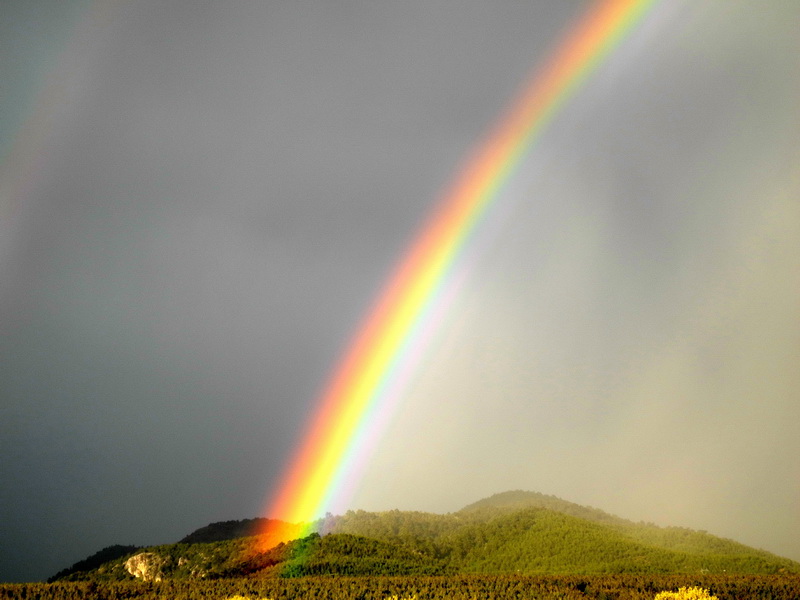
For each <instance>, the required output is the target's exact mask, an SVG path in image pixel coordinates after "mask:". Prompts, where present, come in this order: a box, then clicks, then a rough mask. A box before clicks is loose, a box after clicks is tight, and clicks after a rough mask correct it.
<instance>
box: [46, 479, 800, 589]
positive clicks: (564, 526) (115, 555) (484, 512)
mask: <svg viewBox="0 0 800 600" xmlns="http://www.w3.org/2000/svg"><path fill="white" fill-rule="evenodd" d="M261 521H262V520H259V519H248V520H243V521H225V522H221V523H212V524H210V525H207V526H206V527H203V528H201V529H198V530H196V531H194V532H192V533H191V534H189V535H188V536H186V537H184V538H183V539H182V540H180V542H179V543H177V544H172V545H165V546H156V547H151V548H145V549H139V548H133V547H114V548H116V549H115V550H113V552H110V553H108V554H106V555H103V552H106V551H101V553H98V554H97V555H94V556H93V557H90V558H89V559H86V560H85V561H82V562H81V563H77V564H76V565H74V566H73V567H72V568H71V569H66V570H65V571H62V572H61V573H59V574H58V575H57V576H55V577H54V578H53V579H56V578H58V579H66V580H124V579H134V578H141V579H145V580H161V579H182V578H208V579H212V578H221V577H236V576H258V577H274V576H280V577H296V576H302V575H348V576H353V575H404V576H406V575H442V574H511V573H514V574H523V575H538V574H575V575H579V574H580V575H583V574H609V573H642V574H643V573H648V574H672V573H690V574H699V573H723V572H726V573H741V574H769V573H800V563H796V562H794V561H791V560H789V559H786V558H781V557H778V556H775V555H773V554H770V553H768V552H765V551H763V550H756V549H754V548H750V547H748V546H745V545H743V544H739V543H738V542H735V541H733V540H728V539H724V538H719V537H716V536H713V535H711V534H708V533H706V532H700V531H694V530H690V529H683V528H678V527H666V528H662V527H658V526H656V525H653V524H647V523H634V522H632V521H628V520H625V519H623V518H620V517H617V516H614V515H610V514H608V513H605V512H603V511H601V510H599V509H596V508H592V507H586V506H581V505H578V504H574V503H571V502H568V501H566V500H562V499H560V498H556V497H554V496H547V495H544V494H539V493H536V492H523V491H513V492H505V493H502V494H497V495H495V496H492V497H490V498H485V499H483V500H480V501H478V502H475V503H473V504H470V505H468V506H465V507H464V508H462V509H461V510H459V511H457V512H455V513H449V514H443V515H442V514H434V513H424V512H415V511H399V510H392V511H385V512H366V511H348V512H346V513H345V514H343V515H337V516H328V517H327V518H326V519H325V520H324V521H320V522H319V523H318V525H319V527H318V529H319V530H320V533H321V534H322V535H318V534H314V535H312V536H309V537H307V538H303V539H301V540H295V541H293V542H289V543H286V544H280V545H278V546H276V547H275V548H272V549H271V550H269V551H267V552H259V551H257V550H256V549H255V548H256V544H255V543H254V541H255V538H254V537H247V536H249V535H250V534H251V533H252V532H253V531H254V527H255V526H256V525H257V524H259V523H260V522H261ZM106 550H109V549H106ZM102 559H105V560H102Z"/></svg>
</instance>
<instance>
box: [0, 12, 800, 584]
mask: <svg viewBox="0 0 800 600" xmlns="http://www.w3.org/2000/svg"><path fill="white" fill-rule="evenodd" d="M2 5H3V13H4V18H3V20H2V22H1V23H0V81H3V88H2V92H1V94H0V281H2V286H0V356H2V360H0V433H1V434H2V435H0V456H2V457H3V459H2V461H0V481H2V485H1V486H0V516H1V518H0V539H2V543H1V544H0V581H31V580H41V579H44V578H46V577H48V576H50V575H52V574H54V573H55V572H57V571H58V570H60V569H62V568H65V567H68V566H70V565H71V564H73V563H74V562H76V561H78V560H80V559H83V558H85V557H86V556H88V555H89V554H92V553H94V552H95V551H97V550H99V549H101V548H103V547H105V546H109V545H112V544H135V545H151V544H160V543H170V542H174V541H177V540H178V539H179V538H181V537H183V536H184V535H186V534H188V533H189V532H191V531H193V530H194V529H196V528H198V527H202V526H204V525H206V524H208V523H210V522H213V521H222V520H230V519H243V518H251V517H255V516H269V515H265V514H262V511H263V510H264V506H265V502H266V500H267V499H268V498H269V496H270V494H272V493H273V492H274V487H275V486H276V485H277V483H278V481H279V479H280V476H281V474H282V472H283V470H284V468H285V465H286V463H287V461H288V460H289V458H290V457H291V456H292V455H293V451H294V450H295V449H296V448H297V446H298V444H299V441H300V439H301V436H302V433H303V430H304V426H305V424H306V423H307V422H308V419H309V417H310V415H312V414H314V411H315V408H316V406H317V398H318V397H319V395H320V392H321V389H322V387H323V386H324V384H325V381H326V380H327V378H328V377H329V375H330V373H331V370H332V369H333V368H334V367H335V365H336V363H337V359H338V358H339V357H340V356H341V354H342V353H343V352H344V350H345V349H346V347H347V344H348V342H349V340H350V339H351V337H352V336H353V334H354V332H355V331H356V330H357V328H358V325H359V322H360V320H361V319H362V318H363V316H364V314H365V313H366V311H367V310H368V309H369V307H370V306H371V302H372V301H373V299H374V298H375V297H376V295H377V294H378V293H379V291H380V289H381V286H382V284H383V282H384V281H385V280H386V278H387V277H388V275H389V274H390V273H391V270H392V267H393V266H394V265H395V264H396V262H397V260H398V258H399V257H400V256H401V255H402V252H403V250H404V249H405V248H406V247H407V246H408V245H409V243H410V242H411V241H412V240H413V239H414V234H415V232H416V231H417V230H418V228H419V227H420V226H421V224H422V223H424V222H425V218H426V216H427V215H428V213H429V211H430V210H431V208H432V206H434V205H435V203H436V201H437V199H438V198H440V197H441V195H442V194H443V192H444V191H445V190H446V189H447V186H448V185H449V184H450V183H451V182H452V181H453V179H454V178H455V176H456V174H457V173H458V172H459V169H460V168H461V167H462V166H463V165H464V164H465V160H466V158H467V157H468V156H469V155H470V153H471V152H473V151H474V150H475V149H476V148H478V147H480V144H481V141H482V140H483V139H484V138H485V136H486V134H487V132H488V131H489V130H490V129H491V127H492V125H493V124H495V123H496V122H497V120H498V119H499V118H500V115H501V114H502V113H503V110H504V108H505V107H507V106H508V105H509V104H510V103H511V102H512V101H513V99H514V98H515V95H516V94H517V93H518V92H519V91H520V90H522V89H523V88H524V87H525V85H526V84H527V83H528V82H529V81H530V79H531V77H532V76H533V75H534V74H535V73H536V72H537V68H540V67H541V66H542V65H544V64H546V62H547V59H548V56H549V55H550V53H551V52H552V51H553V49H554V48H555V46H556V45H557V43H558V42H559V40H561V39H562V38H563V36H564V35H565V33H566V32H567V31H568V30H569V28H570V26H571V25H572V24H573V23H574V22H575V21H576V20H577V19H578V18H579V17H580V15H582V14H583V13H584V12H585V10H586V9H587V8H588V6H589V5H590V3H588V2H585V1H582V0H569V1H566V0H565V1H559V2H553V1H549V0H547V1H546V0H537V1H534V0H525V1H523V0H519V1H514V0H497V1H496V2H492V3H486V2H483V1H479V0H462V1H460V2H455V1H451V0H448V1H444V0H407V1H404V2H365V1H361V2H359V1H355V0H337V1H336V2H313V1H310V0H295V1H293V2H279V1H263V2H255V1H252V2H246V1H243V2H238V3H227V2H219V1H217V2H214V1H200V2H198V1H196V0H192V1H189V0H179V1H175V2H170V3H162V2H156V1H154V0H143V1H140V2H135V3H133V2H122V1H118V2H111V1H109V2H106V1H100V0H73V1H63V0H25V1H22V0H19V1H11V0H5V1H4V2H3V3H2ZM798 27H800V4H798V3H796V2H794V1H793V0H786V1H781V0H776V1H774V2H769V3H762V2H756V1H755V0H752V1H750V0H724V1H723V0H703V1H701V2H696V1H691V2H690V1H688V0H687V1H683V0H657V1H656V3H655V5H654V7H653V8H652V9H651V10H650V12H649V13H648V15H647V16H646V17H645V19H644V20H643V22H642V23H641V24H640V25H639V26H637V27H636V28H634V30H633V31H632V32H630V34H629V35H628V36H627V37H626V38H625V39H624V40H623V41H622V43H621V45H620V47H619V48H617V50H616V51H615V52H614V53H612V54H611V55H610V56H609V57H608V59H607V60H606V61H605V62H604V63H603V64H602V65H600V66H599V67H598V68H597V69H596V71H595V72H594V73H592V75H591V77H590V78H589V79H588V80H587V81H586V82H584V83H583V84H582V86H581V88H580V89H579V90H578V91H577V92H576V93H575V94H574V95H573V97H572V98H570V100H569V102H567V103H566V104H565V105H564V106H563V107H561V109H560V110H559V112H558V114H557V115H556V116H555V117H554V118H553V120H552V121H551V122H550V123H549V125H548V127H547V129H546V130H545V131H544V132H543V133H542V135H541V136H540V138H539V139H538V141H537V143H536V144H535V145H534V146H533V147H532V148H530V149H529V152H528V153H527V154H526V156H525V157H524V159H523V160H522V162H521V163H520V166H519V168H518V169H517V171H516V172H515V173H514V174H513V175H512V177H511V178H510V179H509V180H508V182H507V184H506V185H505V187H504V188H503V190H502V192H501V194H500V196H499V197H498V198H497V200H496V201H495V203H494V206H493V208H492V210H491V211H490V212H489V214H488V216H487V217H486V219H485V220H484V222H483V223H482V224H481V226H480V227H479V230H478V232H477V233H476V239H475V241H474V243H473V244H468V246H467V252H466V253H465V256H463V257H462V265H463V266H464V269H465V273H466V278H465V280H464V283H463V285H462V287H461V290H460V293H459V294H458V296H457V297H456V298H455V299H454V300H453V302H452V304H451V305H450V307H449V309H448V312H447V314H446V316H445V317H444V318H443V319H442V320H441V322H440V323H438V324H437V327H436V330H435V331H434V332H433V335H432V342H431V344H430V346H429V347H428V348H427V349H426V351H425V355H424V358H423V360H422V361H421V366H420V367H419V368H418V369H417V370H416V372H415V373H414V374H413V377H412V378H411V381H410V383H409V385H408V386H407V388H406V389H405V391H404V393H403V396H402V398H401V399H400V401H399V403H398V405H397V407H396V408H395V410H394V412H393V413H392V414H391V416H390V418H389V419H388V422H387V423H386V424H385V426H384V427H382V428H381V429H380V430H379V431H378V432H377V434H378V435H377V436H376V437H377V442H376V443H375V444H374V446H371V447H369V448H365V449H364V452H365V457H366V458H365V460H364V461H363V463H364V465H365V466H364V469H363V471H362V472H360V473H358V474H357V477H356V475H354V479H353V481H352V482H351V483H352V484H351V488H352V490H351V491H352V494H351V496H350V497H348V499H347V503H346V505H341V506H339V505H337V506H335V507H334V508H335V509H336V511H337V512H341V511H343V510H346V509H349V508H352V509H365V510H389V509H394V508H398V509H403V510H423V511H432V512H442V513H443V512H451V511H455V510H458V509H459V508H461V507H462V506H465V505H466V504H469V503H471V502H473V501H476V500H478V499H480V498H483V497H486V496H489V495H491V494H494V493H498V492H502V491H506V490H510V489H526V490H534V491H539V492H542V493H546V494H552V495H555V496H559V497H561V498H564V499H566V500H570V501H573V502H577V503H579V504H586V505H590V506H594V507H597V508H600V509H603V510H605V511H607V512H611V513H613V514H617V515H619V516H622V517H625V518H629V519H632V520H635V521H639V520H642V521H648V522H653V523H656V524H658V525H663V526H667V525H674V526H684V527H691V528H694V529H702V530H706V531H708V532H710V533H713V534H716V535H720V536H723V537H729V538H733V539H736V540H737V541H740V542H743V543H745V544H748V545H752V546H755V547H758V548H763V549H765V550H769V551H771V552H774V553H776V554H779V555H782V556H787V557H789V558H793V559H795V560H800V536H798V532H800V458H798V457H800V435H798V434H797V424H798V423H800V369H798V368H797V365H798V362H800V317H798V315H800V311H798V299H799V298H800V168H798V164H800V37H798V36H797V34H796V32H797V30H798Z"/></svg>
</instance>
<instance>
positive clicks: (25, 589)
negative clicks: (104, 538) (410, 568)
mask: <svg viewBox="0 0 800 600" xmlns="http://www.w3.org/2000/svg"><path fill="white" fill-rule="evenodd" d="M696 587H699V588H702V589H703V590H708V593H709V594H710V595H709V596H707V597H705V598H704V597H703V596H699V597H698V598H696V599H693V600H700V599H703V600H712V599H713V597H716V598H717V599H718V600H743V599H744V598H747V599H748V600H767V599H769V600H797V598H800V578H798V577H797V576H794V575H698V576H681V575H589V576H577V575H564V576H552V575H538V576H521V575H453V576H437V577H427V576H407V577H296V578H283V577H238V578H233V579H214V580H187V579H172V580H165V581H162V582H160V583H154V582H142V581H104V582H96V581H79V582H63V581H62V582H56V583H50V584H45V583H32V584H0V600H6V599H8V600H11V599H14V600H17V599H23V600H27V599H30V598H38V599H39V600H74V599H83V598H103V599H106V600H118V599H120V600H121V599H123V598H125V599H130V600H162V599H164V598H169V599H170V600H198V599H201V598H202V599H215V600H217V599H218V600H224V599H227V600H229V599H231V598H235V597H236V596H239V597H242V598H247V599H248V600H255V599H267V598H269V599H271V600H289V599H304V598H313V599H315V600H363V599H367V598H369V599H375V600H390V599H392V598H397V599H411V598H417V599H419V600H445V599H446V600H475V599H481V600H483V599H485V600H505V599H509V600H510V599H514V600H534V599H535V600H551V599H553V600H554V599H559V600H609V599H611V598H614V599H616V600H654V598H656V597H657V595H658V594H659V593H661V592H662V590H679V591H678V592H677V593H678V594H680V593H681V592H680V588H684V589H690V588H696ZM671 593H672V594H673V596H666V597H665V596H661V598H660V599H659V600H666V599H667V598H670V600H678V599H680V600H689V598H692V597H691V596H675V595H674V594H675V593H676V592H671Z"/></svg>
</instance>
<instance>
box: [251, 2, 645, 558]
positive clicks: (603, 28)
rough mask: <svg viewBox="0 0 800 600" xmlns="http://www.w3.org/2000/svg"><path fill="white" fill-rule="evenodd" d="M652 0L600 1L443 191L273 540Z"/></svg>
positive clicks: (282, 490)
mask: <svg viewBox="0 0 800 600" xmlns="http://www.w3.org/2000/svg"><path fill="white" fill-rule="evenodd" d="M654 4H655V0H604V1H600V2H597V3H596V4H595V5H594V6H593V7H592V8H591V9H590V10H589V12H588V13H587V14H586V15H585V16H584V17H583V18H582V19H581V20H580V21H579V22H578V23H577V25H576V26H575V27H574V28H572V30H571V32H570V33H569V35H568V36H567V38H566V39H565V40H564V41H563V43H562V44H561V45H560V47H559V48H558V49H557V51H556V52H555V53H554V55H553V56H552V58H551V60H550V61H549V62H548V63H547V64H546V65H545V68H544V69H543V70H542V71H541V72H540V73H539V74H538V75H537V76H536V77H534V78H533V80H532V82H531V84H530V85H529V86H528V87H527V88H526V89H525V90H524V91H523V93H522V94H521V95H520V96H519V99H518V100H517V101H516V102H515V103H514V104H513V105H512V107H511V109H510V110H509V111H508V112H507V113H506V114H505V115H504V116H503V118H501V119H500V121H499V125H498V126H497V127H496V129H495V130H494V131H493V133H492V134H491V135H490V136H489V137H488V139H487V141H485V142H484V143H483V144H482V145H481V146H480V147H479V148H478V150H477V152H476V153H475V155H474V156H473V158H472V160H470V161H468V162H467V164H466V168H465V169H464V170H463V171H462V173H461V174H460V176H459V177H458V178H457V179H456V181H455V183H454V185H453V186H452V187H451V189H450V191H449V192H448V193H447V194H445V195H444V196H443V198H442V200H441V202H440V203H439V204H438V206H437V207H436V209H435V210H434V212H433V214H432V215H431V217H430V218H429V219H428V221H427V223H426V224H425V226H424V227H423V229H422V231H421V232H420V233H419V235H418V236H417V238H416V239H415V241H414V242H413V244H412V245H411V247H410V248H409V250H408V252H407V253H406V255H405V256H404V258H403V259H402V260H401V261H400V263H399V265H398V267H397V268H396V270H395V271H394V273H393V275H392V276H391V278H390V279H389V280H388V282H387V284H386V286H385V288H384V290H383V292H382V293H381V295H380V296H379V298H378V301H377V303H376V304H375V306H374V308H373V309H372V310H371V312H370V313H369V314H368V315H367V317H366V320H365V321H364V323H363V325H362V326H361V328H360V329H359V330H358V332H357V334H356V336H355V338H354V340H353V342H352V344H351V345H350V347H349V349H348V351H347V353H346V355H345V356H344V358H343V360H342V361H341V362H340V364H339V365H338V367H337V368H336V370H335V371H334V373H333V377H332V378H331V380H330V381H329V383H328V385H327V387H326V388H325V390H324V393H323V394H322V397H321V399H320V401H319V408H318V409H317V411H316V412H315V413H314V415H313V418H312V420H311V422H310V423H309V426H308V429H307V431H306V433H305V436H304V437H303V438H302V440H301V443H300V445H299V448H298V450H297V452H296V455H295V456H294V458H293V460H292V461H291V463H290V464H289V465H288V468H287V469H286V472H285V475H284V477H283V479H282V481H281V482H280V484H279V486H278V488H277V493H276V494H275V496H274V498H272V499H271V501H270V503H269V504H268V507H267V510H266V514H267V515H268V516H270V517H272V518H275V519H281V520H283V521H287V522H290V523H304V524H306V525H302V526H296V527H291V528H288V529H285V530H279V529H278V528H277V526H276V525H275V524H273V525H271V526H269V527H267V528H265V529H264V530H263V531H262V532H261V533H263V534H268V539H269V540H271V542H274V543H277V541H285V540H287V539H291V538H294V537H298V536H300V535H304V534H306V533H308V532H309V531H310V530H311V528H312V525H311V522H312V521H313V520H314V519H316V518H319V517H320V516H322V515H323V514H324V513H325V511H326V509H327V508H328V507H330V503H331V500H332V499H333V497H334V496H335V495H336V494H337V493H339V492H340V490H341V489H342V488H343V486H344V482H345V480H346V479H347V478H348V476H349V473H350V469H351V467H352V464H353V461H354V457H355V456H356V455H358V453H359V452H361V451H362V447H363V445H364V444H363V442H364V439H365V438H366V437H368V436H369V434H370V431H371V430H372V426H373V424H374V421H375V418H376V415H377V414H381V417H382V418H383V419H386V418H387V417H386V414H385V412H386V407H387V406H388V405H391V404H392V403H393V401H394V400H396V397H397V394H398V393H399V388H400V387H401V386H400V383H402V379H403V375H404V373H407V372H408V370H409V369H411V368H413V365H414V360H413V358H414V356H417V355H419V353H420V352H421V346H423V345H424V342H425V340H426V338H427V336H428V335H429V332H430V329H431V327H433V326H434V325H435V315H436V314H437V306H441V305H442V302H443V300H444V298H443V297H444V296H446V294H447V289H448V286H447V281H448V277H449V275H450V271H451V269H452V267H453V265H454V263H455V262H456V260H457V258H458V256H459V254H460V253H461V252H462V251H463V249H464V246H465V244H466V243H467V241H468V240H469V239H470V236H471V234H472V233H473V231H474V230H475V228H476V227H477V226H478V225H479V224H480V223H481V221H482V220H483V218H484V216H485V213H486V211H487V210H488V209H489V208H490V207H491V206H492V204H493V203H494V202H495V201H496V199H497V198H498V196H499V195H500V194H499V192H500V190H501V189H502V187H503V185H504V183H505V182H506V181H507V180H508V178H509V177H510V175H511V174H512V173H513V172H514V170H515V169H516V168H517V167H518V165H519V163H520V161H521V160H522V158H523V157H524V156H525V155H526V153H527V152H529V151H530V149H531V147H532V146H533V144H534V143H535V141H536V140H537V138H538V136H539V134H540V133H541V131H542V130H543V128H544V127H545V126H546V125H547V124H548V123H549V122H550V121H551V120H552V118H553V116H554V115H555V114H556V113H557V112H558V111H559V109H560V108H561V107H563V105H564V103H565V102H566V101H567V100H568V99H569V98H570V97H571V96H572V95H574V93H575V92H576V90H577V89H578V88H579V87H580V85H581V84H582V83H583V82H584V81H585V80H586V78H587V77H588V76H589V74H590V73H592V71H593V70H594V69H596V67H597V66H598V64H600V62H601V61H602V60H603V59H604V58H605V57H606V56H607V55H608V53H609V52H611V51H612V50H613V49H614V48H615V47H616V46H617V45H618V44H619V43H620V41H621V40H622V39H623V38H624V37H625V35H626V34H627V33H628V32H629V31H631V29H632V28H633V27H634V25H636V24H637V23H638V22H640V20H641V19H642V18H643V17H644V15H645V14H646V12H647V11H648V9H649V8H650V7H651V6H652V5H654Z"/></svg>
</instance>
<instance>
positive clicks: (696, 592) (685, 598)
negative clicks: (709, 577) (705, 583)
mask: <svg viewBox="0 0 800 600" xmlns="http://www.w3.org/2000/svg"><path fill="white" fill-rule="evenodd" d="M655 600H719V598H717V597H716V596H712V595H711V594H709V592H708V590H706V589H703V588H701V587H682V588H678V591H677V592H659V593H658V594H656V597H655Z"/></svg>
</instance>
